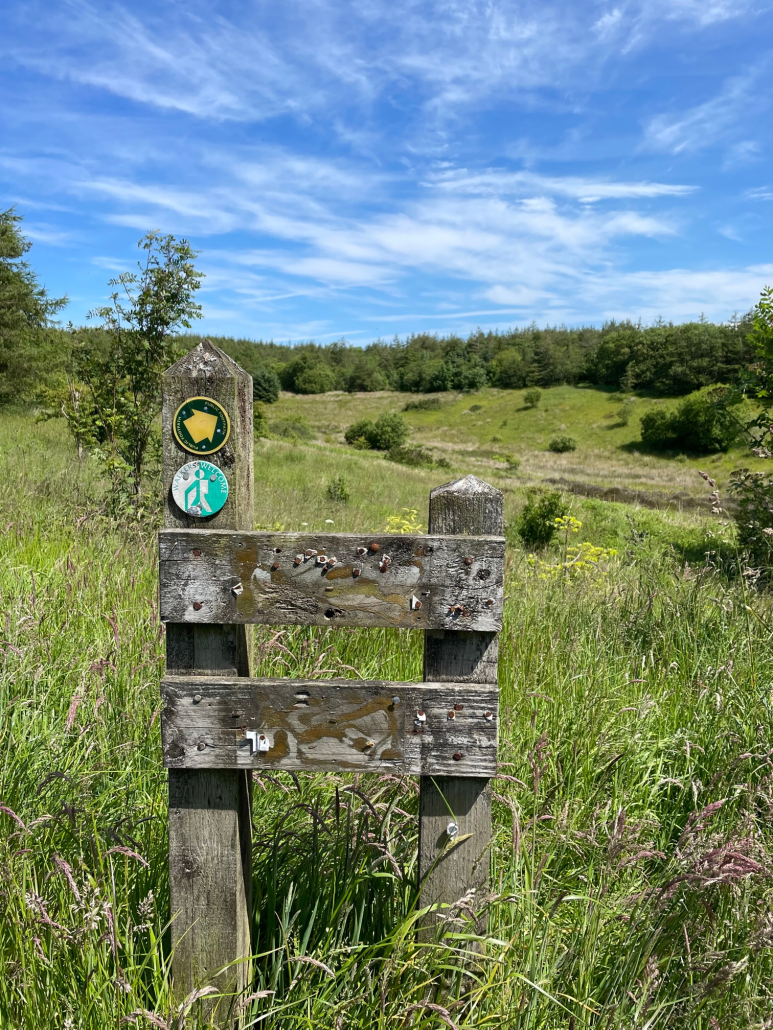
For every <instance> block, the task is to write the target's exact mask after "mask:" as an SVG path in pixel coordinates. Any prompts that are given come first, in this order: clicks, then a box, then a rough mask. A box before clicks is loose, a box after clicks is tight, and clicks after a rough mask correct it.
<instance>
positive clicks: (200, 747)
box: [161, 676, 499, 777]
mask: <svg viewBox="0 0 773 1030" xmlns="http://www.w3.org/2000/svg"><path fill="white" fill-rule="evenodd" d="M161 697H162V701H163V703H164V708H163V711H162V715H161V734H162V740H163V749H164V764H165V765H166V766H167V767H168V768H173V769H250V770H261V769H262V770H272V769H273V770H277V769H292V770H306V771H307V772H381V773H383V772H390V773H393V774H406V775H414V776H420V775H421V776H442V775H445V776H449V775H453V776H486V777H489V776H494V775H496V757H497V723H498V710H499V698H498V691H497V688H496V686H495V685H490V684H482V685H477V684H469V683H401V682H400V683H396V682H389V681H384V680H344V679H332V680H286V679H249V678H247V677H241V676H240V677H213V676H167V677H166V678H165V679H164V680H162V682H161ZM261 738H262V739H261ZM261 746H262V747H263V748H265V749H266V750H261Z"/></svg>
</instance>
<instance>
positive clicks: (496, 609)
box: [159, 528, 505, 632]
mask: <svg viewBox="0 0 773 1030" xmlns="http://www.w3.org/2000/svg"><path fill="white" fill-rule="evenodd" d="M159 555H160V596H161V618H162V620H164V621H166V622H187V623H199V624H204V623H218V624H227V623H262V624H264V625H273V626H288V625H296V626H297V625H301V626H329V625H338V626H396V627H401V628H405V629H446V630H475V631H478V632H496V631H497V630H499V629H500V628H501V625H502V594H503V587H502V584H503V579H504V560H505V541H504V538H503V537H497V536H464V537H461V536H409V535H404V536H403V535H397V534H389V535H385V534H382V535H372V534H351V533H337V534H322V533H257V532H253V533H244V532H238V531H232V530H214V529H205V528H201V529H194V530H185V529H165V530H162V531H161V533H160V534H159Z"/></svg>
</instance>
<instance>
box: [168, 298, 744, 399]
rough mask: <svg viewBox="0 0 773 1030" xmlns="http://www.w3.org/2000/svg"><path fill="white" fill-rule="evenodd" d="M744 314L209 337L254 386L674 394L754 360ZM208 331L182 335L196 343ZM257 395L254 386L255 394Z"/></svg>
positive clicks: (718, 379) (721, 379)
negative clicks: (348, 338)
mask: <svg viewBox="0 0 773 1030" xmlns="http://www.w3.org/2000/svg"><path fill="white" fill-rule="evenodd" d="M751 329H752V322H751V315H749V316H746V317H744V318H741V319H740V320H739V321H736V322H731V323H728V324H720V325H717V324H715V323H713V322H707V321H700V322H686V323H683V324H681V325H674V324H671V323H668V324H666V323H663V322H659V323H656V324H655V325H652V326H646V327H645V326H642V325H640V324H634V323H630V322H623V323H615V322H610V323H608V324H606V325H604V326H603V327H602V328H601V329H596V328H592V327H590V328H589V327H582V328H575V329H571V328H565V327H556V328H546V329H539V328H538V327H537V326H536V325H531V326H529V327H528V328H525V329H507V330H495V331H488V332H484V331H483V330H480V329H479V330H477V331H476V332H473V333H471V334H470V335H469V336H468V337H467V338H466V339H463V338H462V337H460V336H454V335H451V336H438V335H435V334H431V333H415V334H412V335H410V336H407V337H406V338H405V339H403V340H401V339H399V338H397V337H396V338H395V339H394V340H393V341H392V342H391V343H386V342H382V341H377V342H375V343H371V344H369V345H368V346H367V347H364V348H361V347H356V346H351V345H348V344H347V343H345V342H344V341H340V342H337V343H330V344H326V345H320V344H316V343H304V344H296V345H294V346H290V345H289V344H288V345H282V344H276V343H273V342H271V343H263V342H261V341H257V342H255V341H252V340H246V339H234V338H232V337H217V336H209V339H211V340H212V341H213V343H216V344H217V345H218V346H219V347H221V348H222V349H223V350H224V351H225V352H226V353H227V354H229V355H230V356H231V357H232V358H233V359H234V360H235V361H236V362H238V363H239V364H240V365H241V366H242V367H243V368H245V369H246V370H247V371H248V372H250V373H251V375H252V376H253V377H254V378H255V380H256V387H257V384H258V383H259V382H260V383H261V384H262V386H263V389H261V390H260V392H261V393H263V392H265V394H266V396H265V399H266V400H268V399H270V398H269V394H270V393H271V391H272V388H273V389H274V390H275V389H277V388H278V387H280V386H281V388H282V389H283V390H288V391H290V392H291V393H300V394H311V393H326V392H328V391H330V390H344V391H347V392H350V393H355V392H358V391H366V392H371V391H375V390H402V391H406V392H409V393H435V392H443V391H446V390H478V389H481V388H482V387H484V386H498V387H502V388H504V389H516V390H517V389H522V388H523V387H528V386H543V387H548V386H556V385H559V384H563V383H566V384H569V385H575V384H577V383H589V384H592V385H597V386H606V387H612V388H614V389H619V390H625V391H654V392H656V393H659V394H663V395H666V396H681V395H684V394H688V393H691V392H692V391H693V390H697V389H700V388H701V387H704V386H710V385H712V384H714V383H732V382H734V381H735V380H737V378H738V376H739V374H740V373H741V372H742V371H743V370H744V369H746V368H748V366H749V365H750V364H751V363H752V361H754V350H753V347H752V344H751V341H750V339H749V334H750V332H751ZM205 336H206V334H194V333H187V334H185V335H184V336H182V337H180V342H181V343H182V344H183V345H184V346H186V347H188V348H191V347H194V346H196V344H197V343H198V342H199V341H200V340H201V339H204V337H205ZM257 392H258V390H257V389H256V393H257Z"/></svg>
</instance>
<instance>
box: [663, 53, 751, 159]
mask: <svg viewBox="0 0 773 1030" xmlns="http://www.w3.org/2000/svg"><path fill="white" fill-rule="evenodd" d="M766 71H767V68H762V67H757V68H753V69H751V70H750V71H748V72H745V73H744V74H743V75H737V76H733V77H732V78H730V79H728V80H727V81H726V82H725V83H724V85H723V87H722V89H721V90H720V91H719V93H717V94H716V96H714V97H712V98H711V99H710V100H707V101H705V102H704V103H702V104H697V105H696V106H694V107H691V108H689V109H688V110H686V111H681V112H679V113H678V114H659V115H656V116H655V117H654V118H652V119H650V121H649V123H648V124H647V125H646V127H645V134H644V145H645V146H646V147H649V148H651V149H653V150H666V151H668V152H670V153H672V154H679V153H682V152H685V151H698V150H704V149H705V148H706V147H710V146H713V145H715V144H716V143H718V142H720V141H723V140H728V139H730V140H731V142H732V143H733V145H734V146H735V148H736V152H737V153H738V154H739V155H740V154H741V153H745V154H746V155H747V156H748V155H750V154H752V153H756V152H757V150H758V148H759V144H758V143H757V142H756V141H754V140H748V139H744V140H734V141H733V139H732V137H733V136H737V134H738V133H739V130H740V131H741V132H744V131H745V129H746V128H747V127H748V126H749V122H750V121H751V120H752V117H751V116H753V115H756V114H758V113H759V112H760V111H762V110H765V109H766V108H767V107H769V106H770V92H769V90H770V86H769V83H767V82H766V83H765V84H764V87H763V80H764V79H765V77H766V76H765V75H764V74H763V72H766ZM739 148H740V149H739Z"/></svg>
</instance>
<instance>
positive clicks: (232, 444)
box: [162, 340, 253, 1019]
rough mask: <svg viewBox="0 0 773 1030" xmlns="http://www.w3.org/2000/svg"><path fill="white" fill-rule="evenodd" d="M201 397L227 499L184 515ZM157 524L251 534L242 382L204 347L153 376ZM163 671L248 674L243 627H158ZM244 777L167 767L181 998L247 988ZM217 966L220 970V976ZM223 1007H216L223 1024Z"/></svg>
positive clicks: (223, 358) (247, 392)
mask: <svg viewBox="0 0 773 1030" xmlns="http://www.w3.org/2000/svg"><path fill="white" fill-rule="evenodd" d="M201 396H204V397H210V398H212V400H214V401H217V403H218V404H220V405H221V406H222V407H223V408H224V409H225V411H226V412H227V414H228V417H229V419H230V423H231V430H230V436H229V438H228V441H227V443H226V444H225V446H224V447H223V448H222V449H221V450H219V451H216V452H215V453H214V454H209V455H206V460H207V461H210V462H212V464H214V465H217V466H218V467H219V468H220V469H221V470H222V472H223V473H224V475H225V477H226V479H227V481H228V500H227V501H226V504H225V506H224V507H223V508H222V509H221V510H220V511H219V512H217V513H216V514H215V515H213V516H210V517H208V518H206V519H200V518H194V517H192V516H189V515H187V514H186V513H185V512H183V511H182V509H181V508H179V507H178V506H177V504H176V503H175V501H174V500H173V498H172V496H171V486H172V479H173V477H174V474H175V472H176V471H177V470H178V469H179V468H180V466H181V465H184V464H186V462H189V461H192V460H195V459H196V455H195V454H191V453H189V452H188V451H186V450H184V449H183V448H182V447H181V446H180V445H179V444H178V443H177V441H176V440H175V438H174V435H173V431H172V427H173V420H174V416H175V413H176V411H177V409H178V408H179V406H180V405H181V404H182V403H183V401H185V400H187V399H189V398H192V397H201ZM163 397H164V399H163V414H162V428H163V460H164V468H163V482H164V527H165V528H183V527H184V528H188V529H213V528H214V529H248V530H251V529H252V528H253V497H252V490H253V470H252V454H253V432H252V377H251V376H249V375H248V374H247V373H246V372H245V371H244V370H243V369H242V368H240V367H239V366H238V365H237V364H235V363H234V362H233V361H232V360H231V359H230V358H229V357H228V355H227V354H225V353H224V352H223V351H221V350H220V349H219V348H217V347H215V346H214V345H213V344H212V343H211V342H210V341H209V340H203V341H202V342H201V343H200V344H199V345H198V346H197V347H195V348H194V349H193V350H192V351H190V352H189V353H188V354H186V355H185V357H183V358H181V359H180V361H178V362H177V363H176V364H175V365H173V366H172V367H171V368H170V369H168V370H167V371H166V372H165V373H164V376H163ZM166 642H167V647H166V655H167V672H168V673H170V674H174V675H177V676H185V675H194V674H201V673H210V674H212V675H216V676H249V674H250V669H249V647H248V637H247V633H246V628H245V627H244V626H235V625H230V626H211V625H206V626H204V625H202V626H193V625H183V624H181V623H167V627H166ZM251 791H252V778H251V773H250V772H249V771H243V770H237V769H214V770H201V769H195V770H193V769H170V770H169V891H170V900H171V918H172V946H173V948H174V953H173V959H172V978H173V985H174V990H175V993H176V994H177V995H178V996H180V997H184V996H185V995H187V994H188V993H189V992H190V991H191V990H192V989H193V988H194V987H198V986H203V985H207V984H212V985H214V986H215V987H216V988H217V989H218V990H220V991H223V992H225V993H228V994H231V993H236V992H240V991H242V990H244V989H245V988H246V987H247V986H248V985H249V982H250V975H251V970H250V963H249V957H250V954H251V951H252V948H251V941H250V927H251V917H252V911H251V910H252V882H251V877H252V868H251V867H252V836H251V798H252V794H251ZM224 967H228V968H227V969H225V970H224V971H222V970H223V969H224ZM230 1007H231V1006H230V1005H229V1003H228V1002H227V1001H225V1000H223V1001H220V1002H219V1003H218V1004H217V1013H218V1019H220V1014H221V1013H222V1016H223V1017H224V1018H225V1017H227V1012H228V1009H229V1008H230Z"/></svg>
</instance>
